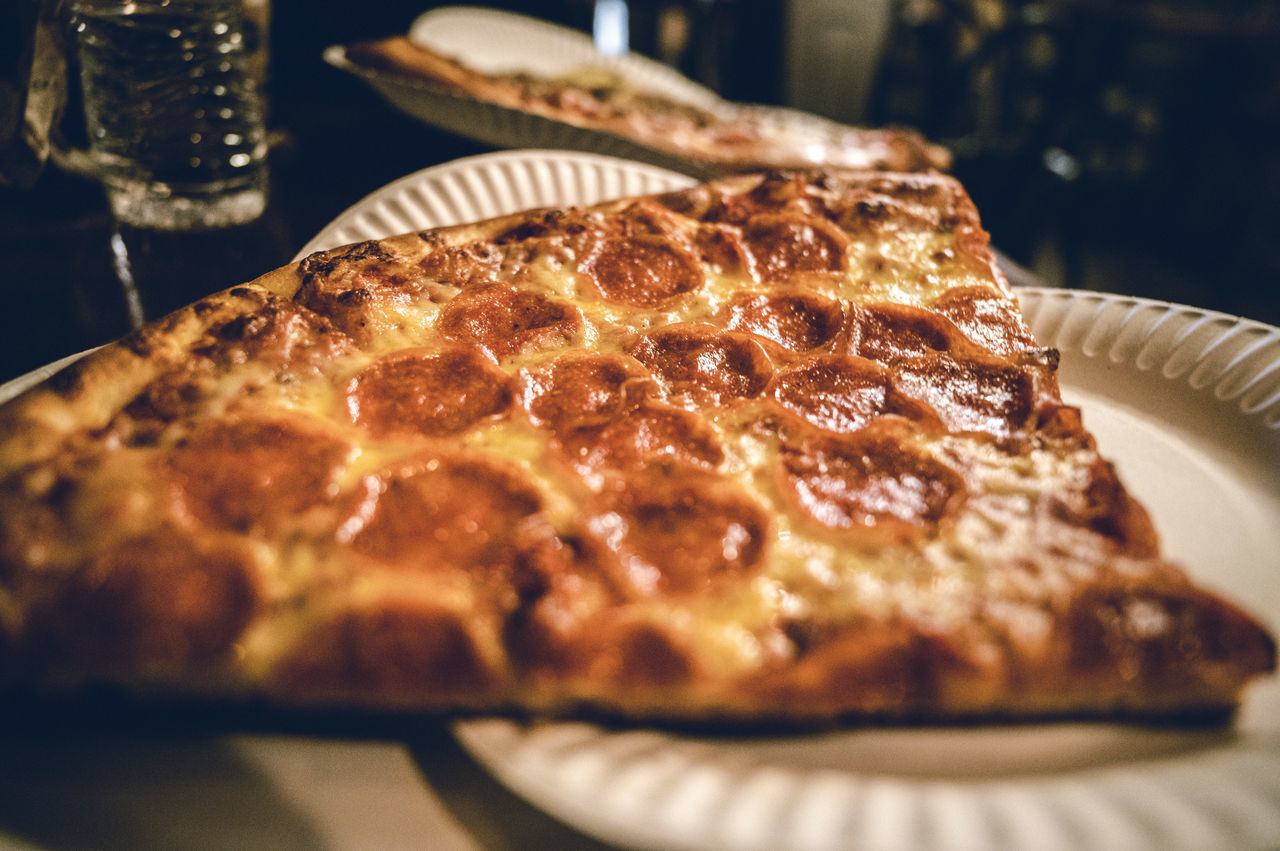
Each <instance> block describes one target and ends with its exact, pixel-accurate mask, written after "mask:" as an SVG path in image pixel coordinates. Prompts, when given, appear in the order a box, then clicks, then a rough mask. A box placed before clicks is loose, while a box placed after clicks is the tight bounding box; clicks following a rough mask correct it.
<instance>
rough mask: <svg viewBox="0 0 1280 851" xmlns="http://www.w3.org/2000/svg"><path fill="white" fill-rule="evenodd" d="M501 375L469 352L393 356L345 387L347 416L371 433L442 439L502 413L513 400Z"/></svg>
mask: <svg viewBox="0 0 1280 851" xmlns="http://www.w3.org/2000/svg"><path fill="white" fill-rule="evenodd" d="M514 395H515V394H514V392H513V390H512V381H511V379H510V378H509V377H508V376H507V374H506V373H505V372H503V371H502V370H500V369H498V368H497V367H496V366H494V365H493V364H492V363H490V362H488V361H487V360H485V358H484V356H483V355H481V354H480V353H479V352H477V351H475V350H473V349H452V350H448V351H443V352H430V351H425V350H421V349H411V350H406V351H403V352H396V353H395V354H393V355H388V356H387V357H384V358H382V359H381V360H378V361H375V362H374V363H372V364H370V365H369V366H367V367H365V368H364V369H363V370H361V371H360V373H359V374H357V375H356V377H355V378H353V379H351V383H350V384H348V385H347V392H346V409H347V415H348V416H349V417H350V418H351V421H352V422H353V423H355V424H356V425H359V426H363V427H364V428H366V429H368V430H369V431H370V432H372V433H373V434H374V435H376V436H378V437H384V436H388V435H414V434H422V435H430V436H443V435H450V434H457V433H459V432H462V431H465V430H466V429H467V428H469V427H470V426H472V425H473V424H475V423H477V422H479V421H480V420H483V419H485V418H487V417H494V416H497V415H499V414H502V413H505V412H506V410H507V409H508V408H509V407H510V406H511V402H512V400H513V398H514Z"/></svg>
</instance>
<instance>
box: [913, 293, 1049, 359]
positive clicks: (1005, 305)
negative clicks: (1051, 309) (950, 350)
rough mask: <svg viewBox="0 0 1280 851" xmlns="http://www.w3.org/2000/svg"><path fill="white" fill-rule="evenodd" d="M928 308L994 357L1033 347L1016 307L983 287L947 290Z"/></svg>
mask: <svg viewBox="0 0 1280 851" xmlns="http://www.w3.org/2000/svg"><path fill="white" fill-rule="evenodd" d="M931 307H933V309H934V310H936V311H938V312H939V313H941V314H942V315H943V316H945V317H947V318H948V319H950V320H951V321H952V322H954V323H955V324H956V325H957V326H959V328H960V330H961V331H963V332H964V334H965V336H967V337H968V338H969V339H970V340H972V341H973V342H975V343H977V344H979V345H980V346H983V347H985V348H987V349H989V350H990V351H993V352H995V353H997V354H1002V355H1005V354H1012V353H1013V352H1017V351H1023V350H1026V349H1034V348H1035V347H1036V344H1035V340H1034V339H1033V338H1032V336H1031V332H1030V331H1029V330H1028V329H1027V326H1026V323H1025V322H1024V321H1023V319H1022V315H1021V314H1020V313H1019V312H1018V309H1017V307H1016V306H1015V305H1014V304H1013V303H1012V302H1011V301H1010V300H1009V299H1007V298H1005V297H1004V296H1003V295H1001V294H999V293H996V292H992V291H991V290H989V289H986V288H984V287H963V288H960V289H956V290H951V291H950V292H947V293H945V294H943V295H942V296H941V297H940V298H938V299H937V300H935V301H934V302H933V304H932V305H931Z"/></svg>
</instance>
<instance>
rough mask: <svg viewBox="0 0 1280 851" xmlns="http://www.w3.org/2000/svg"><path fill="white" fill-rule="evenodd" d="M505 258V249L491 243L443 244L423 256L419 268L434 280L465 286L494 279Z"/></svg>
mask: <svg viewBox="0 0 1280 851" xmlns="http://www.w3.org/2000/svg"><path fill="white" fill-rule="evenodd" d="M504 257H505V253H504V252H503V251H502V249H500V248H498V247H497V246H496V245H492V244H490V243H488V242H473V243H470V244H467V245H442V246H439V247H437V248H435V249H434V250H432V251H431V252H430V253H429V254H427V256H426V257H423V258H422V260H421V261H419V263H418V268H419V269H421V270H422V272H423V274H424V275H426V277H428V278H430V279H432V280H434V281H439V282H440V283H445V284H451V285H453V286H457V287H462V286H466V285H467V284H470V283H473V282H476V281H492V280H495V279H496V278H497V273H498V269H499V268H501V266H502V262H503V260H504Z"/></svg>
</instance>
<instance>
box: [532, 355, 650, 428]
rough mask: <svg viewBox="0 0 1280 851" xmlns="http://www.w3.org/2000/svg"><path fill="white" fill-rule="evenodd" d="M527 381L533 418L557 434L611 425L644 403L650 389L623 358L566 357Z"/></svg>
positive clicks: (635, 368) (634, 365)
mask: <svg viewBox="0 0 1280 851" xmlns="http://www.w3.org/2000/svg"><path fill="white" fill-rule="evenodd" d="M523 379H524V394H523V397H524V405H525V407H526V408H527V409H528V411H529V416H530V418H531V419H532V420H533V421H534V422H535V423H536V424H538V425H550V426H552V427H555V428H563V427H566V426H574V425H595V424H603V423H607V422H609V421H611V420H613V419H615V418H617V417H618V416H619V415H620V414H622V413H623V411H625V410H628V409H630V408H633V407H635V406H636V404H638V403H639V402H640V401H641V400H643V398H644V395H645V392H646V387H647V386H648V384H649V380H648V377H647V376H645V375H644V374H643V373H642V371H641V370H640V368H639V367H638V366H637V365H636V364H635V362H634V361H632V360H631V359H630V358H626V357H623V356H622V355H595V354H573V355H564V356H561V357H559V358H557V359H556V360H555V361H554V362H553V363H552V364H551V365H550V366H546V367H543V368H541V369H537V370H529V371H526V372H525V373H524V374H523Z"/></svg>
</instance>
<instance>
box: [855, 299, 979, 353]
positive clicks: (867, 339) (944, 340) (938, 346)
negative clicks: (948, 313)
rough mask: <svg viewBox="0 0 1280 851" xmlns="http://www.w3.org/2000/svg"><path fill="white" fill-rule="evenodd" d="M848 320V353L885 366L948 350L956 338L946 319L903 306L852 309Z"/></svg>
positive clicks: (888, 305) (892, 305)
mask: <svg viewBox="0 0 1280 851" xmlns="http://www.w3.org/2000/svg"><path fill="white" fill-rule="evenodd" d="M849 320H850V321H849V353H850V354H855V355H860V356H862V357H864V358H871V359H872V360H878V361H882V362H884V363H895V362H896V361H898V360H900V359H902V358H906V357H917V356H920V355H927V354H932V353H934V352H948V351H951V349H952V348H953V346H954V344H955V341H956V338H957V337H958V336H959V334H958V331H957V329H956V328H955V327H954V326H953V325H951V323H950V322H948V321H947V320H946V319H943V318H942V317H940V316H938V315H937V314H935V313H932V312H930V311H927V310H921V309H920V308H918V307H912V306H910V305H905V304H876V305H870V306H865V307H855V308H853V309H852V310H851V311H850V314H849Z"/></svg>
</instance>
